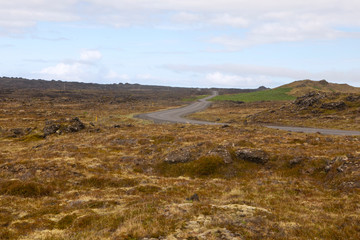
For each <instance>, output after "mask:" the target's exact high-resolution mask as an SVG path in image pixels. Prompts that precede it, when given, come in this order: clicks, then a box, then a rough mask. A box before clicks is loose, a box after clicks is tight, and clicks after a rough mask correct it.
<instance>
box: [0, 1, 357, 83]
mask: <svg viewBox="0 0 360 240" xmlns="http://www.w3.org/2000/svg"><path fill="white" fill-rule="evenodd" d="M359 13H360V1H359V0H301V1H299V0H295V1H294V0H272V1H269V0H211V1H209V0H61V1H49V0H11V1H6V0H0V56H1V57H0V76H8V77H24V78H30V79H46V80H53V79H54V80H63V81H79V82H93V83H139V84H147V85H149V84H151V85H166V86H182V87H222V88H257V87H259V86H266V87H277V86H280V85H283V84H286V83H290V82H292V81H295V80H302V79H312V80H322V79H326V80H327V81H329V82H335V83H347V84H350V85H352V86H357V87H360V15H359Z"/></svg>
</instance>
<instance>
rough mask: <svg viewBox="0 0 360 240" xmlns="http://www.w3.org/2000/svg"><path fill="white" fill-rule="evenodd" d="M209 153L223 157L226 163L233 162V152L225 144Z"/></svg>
mask: <svg viewBox="0 0 360 240" xmlns="http://www.w3.org/2000/svg"><path fill="white" fill-rule="evenodd" d="M208 154H209V155H217V156H219V157H221V158H222V159H223V161H224V163H232V158H231V154H230V153H229V151H228V150H227V149H226V147H224V146H218V147H217V148H215V149H213V150H211V151H210V152H209V153H208Z"/></svg>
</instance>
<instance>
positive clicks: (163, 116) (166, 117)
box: [136, 91, 224, 125]
mask: <svg viewBox="0 0 360 240" xmlns="http://www.w3.org/2000/svg"><path fill="white" fill-rule="evenodd" d="M217 95H218V93H217V92H216V91H214V92H213V94H212V95H211V96H208V97H206V98H202V99H200V100H198V101H196V102H194V103H192V104H190V105H188V106H185V107H181V108H175V109H169V110H163V111H158V112H152V113H144V114H139V115H137V116H136V117H138V118H142V119H146V120H152V121H154V122H155V123H166V122H167V123H190V124H203V125H204V124H206V125H224V124H223V123H214V122H207V121H198V120H192V119H187V118H185V116H186V115H189V114H192V113H195V112H199V111H202V110H204V109H206V108H208V107H209V106H210V105H211V102H209V101H207V100H209V99H210V98H213V97H215V96H217Z"/></svg>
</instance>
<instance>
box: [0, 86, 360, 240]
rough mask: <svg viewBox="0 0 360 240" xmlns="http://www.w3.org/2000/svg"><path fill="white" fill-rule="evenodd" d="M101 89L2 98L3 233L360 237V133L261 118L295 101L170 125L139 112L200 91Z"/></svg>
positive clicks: (233, 108)
mask: <svg viewBox="0 0 360 240" xmlns="http://www.w3.org/2000/svg"><path fill="white" fill-rule="evenodd" d="M94 91H95V90H91V91H90V90H88V91H82V92H81V94H78V92H77V90H74V91H70V90H69V91H68V92H57V93H56V95H55V96H54V95H52V94H54V93H53V92H51V91H49V90H44V91H38V92H36V91H31V93H30V92H29V93H28V92H26V91H21V92H17V91H14V92H13V93H12V95H11V96H12V97H11V96H9V95H7V97H5V98H4V97H3V98H1V101H0V132H1V135H0V149H1V151H0V239H150V238H155V239H359V238H360V228H359V226H360V201H359V199H360V192H359V189H360V149H359V145H360V137H355V136H352V137H347V136H324V135H321V134H303V133H288V132H285V131H278V130H274V129H267V128H264V127H261V125H258V124H257V122H256V121H255V120H254V121H250V120H249V115H251V116H254V115H256V114H259V117H260V113H263V112H264V111H268V112H269V111H273V109H275V110H276V111H277V109H280V108H281V107H282V106H283V105H284V104H288V103H284V102H252V103H245V104H238V103H234V102H227V101H224V102H215V103H214V105H213V106H212V107H211V108H209V109H207V110H206V111H204V112H203V113H197V114H195V115H194V116H197V117H198V118H202V119H206V120H210V121H218V122H229V123H231V124H230V125H229V126H213V125H212V126H210V125H209V126H207V125H201V126H200V125H188V124H160V125H159V124H154V123H152V122H150V121H144V120H139V119H134V118H132V116H133V115H135V114H138V113H143V112H150V111H156V110H159V109H166V108H171V107H175V106H181V105H183V104H184V102H183V101H182V99H183V98H184V97H192V96H191V94H189V96H182V95H183V94H179V95H174V93H171V94H168V95H166V94H161V95H157V97H156V98H154V97H152V96H154V94H149V95H147V94H144V95H139V94H137V93H136V92H133V93H132V94H131V97H126V98H122V97H121V96H122V95H121V94H119V95H117V93H116V92H107V91H100V90H96V91H95V92H94ZM50 93H51V94H50ZM34 94H35V96H36V97H34ZM62 94H64V96H61V95H62ZM205 94H206V93H205ZM114 96H117V97H114ZM170 96H171V97H170ZM339 97H342V96H339ZM315 107H316V106H315ZM355 107H356V106H355ZM349 114H350V113H349ZM290 120H292V119H289V121H290ZM338 124H339V125H340V124H341V121H340V122H338ZM44 135H46V137H44ZM194 194H197V195H194Z"/></svg>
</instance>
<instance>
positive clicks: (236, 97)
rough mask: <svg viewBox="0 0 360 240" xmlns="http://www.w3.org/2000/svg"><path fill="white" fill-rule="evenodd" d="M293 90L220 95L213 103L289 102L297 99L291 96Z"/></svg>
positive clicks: (282, 89) (276, 89)
mask: <svg viewBox="0 0 360 240" xmlns="http://www.w3.org/2000/svg"><path fill="white" fill-rule="evenodd" d="M291 90H292V89H291V88H275V89H268V90H263V91H258V92H252V93H239V94H230V95H220V96H217V97H215V98H213V99H212V100H213V101H242V102H258V101H287V100H295V99H296V97H294V96H291V95H289V94H288V93H289V92H290V91H291Z"/></svg>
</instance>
